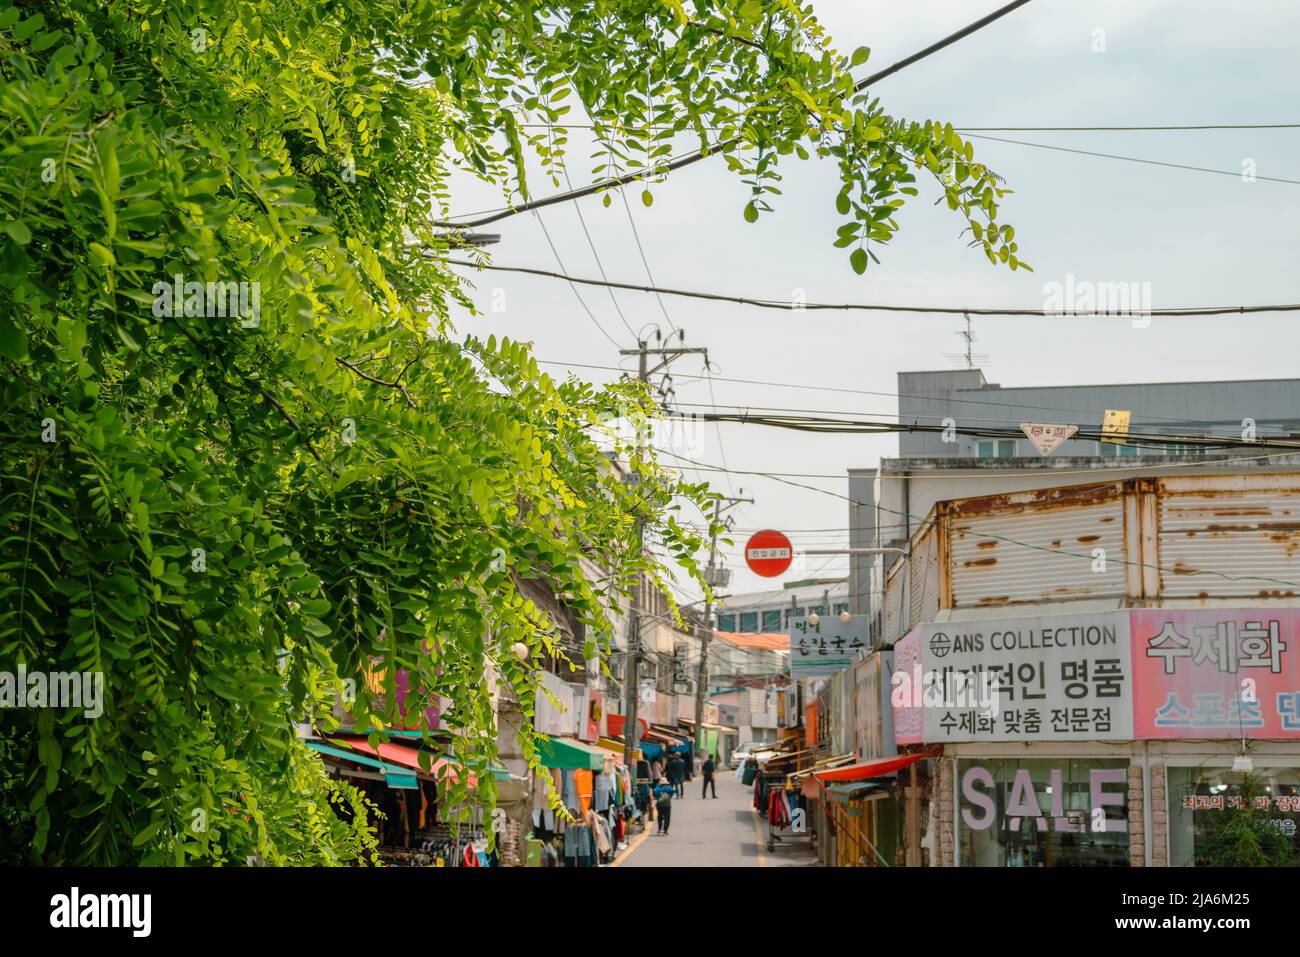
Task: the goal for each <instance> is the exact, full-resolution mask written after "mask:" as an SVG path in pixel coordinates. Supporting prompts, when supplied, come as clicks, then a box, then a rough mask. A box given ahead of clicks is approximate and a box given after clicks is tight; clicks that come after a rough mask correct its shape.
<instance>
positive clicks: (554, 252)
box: [533, 213, 619, 349]
mask: <svg viewBox="0 0 1300 957" xmlns="http://www.w3.org/2000/svg"><path fill="white" fill-rule="evenodd" d="M533 215H534V216H535V217H537V225H538V226H541V227H542V235H543V236H545V237H546V245H548V246H550V247H551V255H553V256H554V257H555V261H556V263H557V264H558V265H559V267H560V269H564V260H563V259H561V258H560V251H559V250H558V249H556V248H555V243H554V241H552V239H551V233H550V230H548V229H547V228H546V223H544V222H543V221H542V214H541V213H533ZM569 288H570V289H572V290H573V294H574V295H575V296H577V297H578V304H579V305H580V306H582V311H583V312H585V313H586V314H587V318H588V319H590V320H591V323H592V325H594V326H595V327H596V328H597V329H598V330H599V331H600V334H601V335H602V336H604V337H605V338H606V339H608V340H609V341H610V344H611V345H613V346H614V348H615V349H617V348H619V345H618V340H617V339H615V338H614V337H613V336H611V335H610V334H609V332H608V331H607V330H606V329H605V327H604V326H602V325H601V324H600V320H599V319H597V318H596V314H595V313H594V312H592V311H591V307H590V306H588V305H587V300H585V299H583V298H582V293H580V292H578V287H577V286H576V285H574V284H573V283H569Z"/></svg>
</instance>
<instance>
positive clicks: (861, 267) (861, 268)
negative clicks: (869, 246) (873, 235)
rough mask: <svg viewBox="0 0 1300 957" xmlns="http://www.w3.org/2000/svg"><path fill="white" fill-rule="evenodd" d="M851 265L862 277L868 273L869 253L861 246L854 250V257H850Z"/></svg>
mask: <svg viewBox="0 0 1300 957" xmlns="http://www.w3.org/2000/svg"><path fill="white" fill-rule="evenodd" d="M849 265H851V266H852V267H853V271H854V272H855V273H857V274H858V275H859V276H861V275H862V274H863V273H864V272H866V271H867V251H866V250H865V249H863V248H862V247H861V246H859V247H858V248H857V249H855V250H853V253H852V255H850V256H849Z"/></svg>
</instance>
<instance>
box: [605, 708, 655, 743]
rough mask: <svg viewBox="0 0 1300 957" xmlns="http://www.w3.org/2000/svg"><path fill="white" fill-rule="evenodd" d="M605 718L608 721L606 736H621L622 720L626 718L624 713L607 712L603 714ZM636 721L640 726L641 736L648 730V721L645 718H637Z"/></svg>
mask: <svg viewBox="0 0 1300 957" xmlns="http://www.w3.org/2000/svg"><path fill="white" fill-rule="evenodd" d="M605 720H606V721H607V722H608V726H609V734H608V735H607V737H610V738H621V737H623V722H624V721H626V720H627V718H626V716H625V715H621V714H607V715H606V716H605ZM636 723H637V724H639V725H640V726H641V736H642V737H645V733H646V732H647V731H649V730H650V725H649V723H648V722H647V721H646V719H645V718H637V719H636Z"/></svg>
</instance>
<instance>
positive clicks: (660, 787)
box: [655, 778, 676, 834]
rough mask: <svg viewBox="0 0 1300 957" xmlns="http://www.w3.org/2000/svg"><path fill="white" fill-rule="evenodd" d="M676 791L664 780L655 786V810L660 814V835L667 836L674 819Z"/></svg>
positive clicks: (660, 780) (661, 779)
mask: <svg viewBox="0 0 1300 957" xmlns="http://www.w3.org/2000/svg"><path fill="white" fill-rule="evenodd" d="M675 791H676V788H674V787H673V786H672V785H671V784H669V783H668V782H667V781H665V780H664V779H663V778H660V779H659V783H658V784H656V785H655V809H656V810H657V811H658V814H659V833H660V834H667V833H668V825H669V824H670V823H671V822H672V817H673V794H674V792H675Z"/></svg>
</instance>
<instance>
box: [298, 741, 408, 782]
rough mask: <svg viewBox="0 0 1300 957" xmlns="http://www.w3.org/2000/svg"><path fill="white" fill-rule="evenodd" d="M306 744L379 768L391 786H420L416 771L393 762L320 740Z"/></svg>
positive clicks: (329, 754) (330, 755)
mask: <svg viewBox="0 0 1300 957" xmlns="http://www.w3.org/2000/svg"><path fill="white" fill-rule="evenodd" d="M306 745H307V747H309V748H311V749H312V750H313V751H319V752H320V753H321V754H323V755H326V756H327V757H331V758H342V759H343V760H345V761H352V762H354V763H356V764H360V765H362V766H363V767H367V768H378V769H379V770H380V771H382V772H383V774H384V783H385V784H387V785H388V786H389V787H390V788H406V789H408V790H415V789H417V788H419V786H420V784H419V781H418V780H417V779H416V777H415V773H414V772H408V771H407V770H406V769H405V768H398V767H396V766H394V765H392V764H385V763H384V762H383V761H376V760H375V759H374V758H368V757H366V756H365V755H364V754H357V753H356V752H355V751H345V750H344V749H342V748H333V747H330V746H329V745H328V744H321V743H320V742H318V741H307V742H306Z"/></svg>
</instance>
